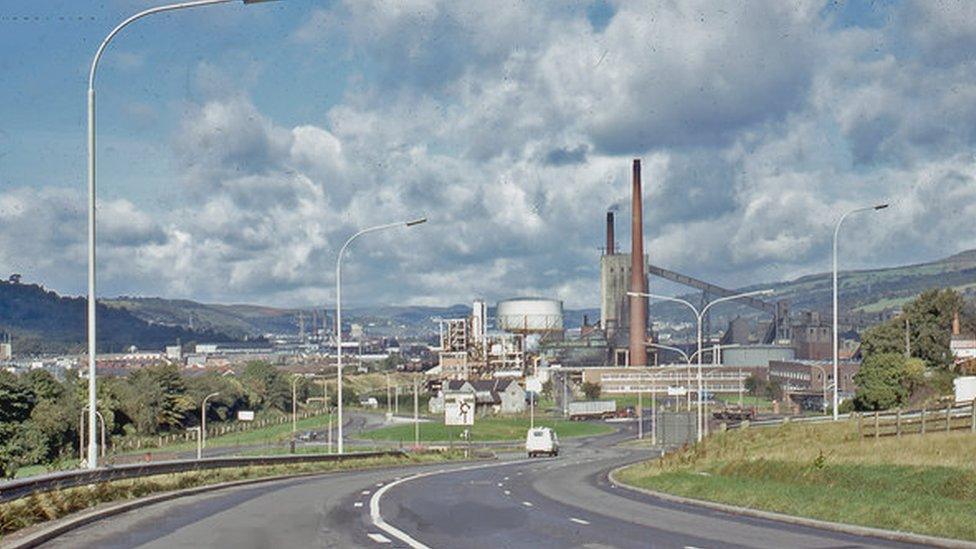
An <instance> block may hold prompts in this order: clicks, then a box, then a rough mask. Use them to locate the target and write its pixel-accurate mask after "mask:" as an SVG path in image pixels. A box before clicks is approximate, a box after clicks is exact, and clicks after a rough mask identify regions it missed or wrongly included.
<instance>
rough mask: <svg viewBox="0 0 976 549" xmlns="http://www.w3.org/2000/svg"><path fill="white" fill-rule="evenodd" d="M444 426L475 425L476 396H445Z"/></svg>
mask: <svg viewBox="0 0 976 549" xmlns="http://www.w3.org/2000/svg"><path fill="white" fill-rule="evenodd" d="M444 425H474V394H473V393H452V394H447V395H444Z"/></svg>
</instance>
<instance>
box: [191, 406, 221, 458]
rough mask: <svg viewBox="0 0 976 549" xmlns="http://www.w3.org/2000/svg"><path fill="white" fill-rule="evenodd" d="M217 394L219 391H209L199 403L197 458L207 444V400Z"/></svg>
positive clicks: (201, 455)
mask: <svg viewBox="0 0 976 549" xmlns="http://www.w3.org/2000/svg"><path fill="white" fill-rule="evenodd" d="M219 394H220V393H219V392H216V393H210V394H209V395H207V396H205V397H203V402H201V403H200V436H199V437H197V459H200V458H202V457H203V448H204V447H205V446H206V445H207V401H208V400H210V399H211V398H213V397H215V396H217V395H219Z"/></svg>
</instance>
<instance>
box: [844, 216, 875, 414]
mask: <svg viewBox="0 0 976 549" xmlns="http://www.w3.org/2000/svg"><path fill="white" fill-rule="evenodd" d="M887 207H888V204H878V205H877V206H867V207H864V208H854V209H853V210H848V211H847V212H845V213H844V215H842V216H840V219H838V220H837V225H835V226H834V245H833V251H834V269H833V282H834V296H833V297H834V322H833V324H834V340H833V345H832V347H833V354H834V421H837V420H838V419H839V415H838V412H837V405H838V404H839V402H838V401H839V394H838V389H839V388H840V383H838V382H837V381H838V377H837V362H838V360H837V353H838V346H839V341H838V340H837V332H838V322H837V315H838V312H837V237H838V235H840V226H841V224H842V223H844V220H845V219H847V216H849V215H851V214H855V213H859V212H870V211H879V210H883V209H885V208H887Z"/></svg>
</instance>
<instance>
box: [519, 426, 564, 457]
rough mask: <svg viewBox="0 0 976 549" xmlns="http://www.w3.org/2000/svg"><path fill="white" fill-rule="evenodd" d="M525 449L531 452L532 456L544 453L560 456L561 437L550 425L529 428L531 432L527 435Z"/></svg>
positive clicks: (530, 455)
mask: <svg viewBox="0 0 976 549" xmlns="http://www.w3.org/2000/svg"><path fill="white" fill-rule="evenodd" d="M525 451H526V452H528V453H529V457H530V458H533V457H536V456H540V455H542V454H546V455H548V456H558V455H559V437H557V436H556V432H555V431H553V430H552V429H550V428H548V427H536V428H535V429H529V433H528V434H527V435H526V436H525Z"/></svg>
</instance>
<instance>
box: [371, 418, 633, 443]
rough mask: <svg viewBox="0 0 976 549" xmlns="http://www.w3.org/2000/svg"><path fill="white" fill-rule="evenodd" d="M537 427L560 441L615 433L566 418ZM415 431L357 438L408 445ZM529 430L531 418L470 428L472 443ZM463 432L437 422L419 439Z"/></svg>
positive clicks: (390, 430)
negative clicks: (550, 430)
mask: <svg viewBox="0 0 976 549" xmlns="http://www.w3.org/2000/svg"><path fill="white" fill-rule="evenodd" d="M535 424H536V426H537V427H549V428H551V429H553V430H555V431H556V434H557V435H558V436H559V437H560V438H571V437H584V436H592V435H601V434H604V433H610V432H613V430H614V429H613V427H611V426H609V425H606V424H604V423H599V422H587V421H567V420H563V419H546V418H536V420H535ZM413 428H414V427H413V424H412V423H403V424H400V425H391V426H389V427H382V428H380V429H375V430H373V431H366V432H364V433H362V434H360V435H357V437H358V438H363V439H367V440H392V441H403V442H404V443H408V444H409V443H412V442H413V439H414V432H413ZM528 429H529V418H528V416H525V417H522V416H514V417H489V418H477V419H475V420H474V425H473V426H471V428H470V430H471V440H472V441H473V442H492V441H500V440H523V439H525V434H526V432H527V431H528ZM463 430H464V428H463V427H460V426H450V427H448V426H446V425H444V424H442V423H437V422H431V423H421V424H420V440H421V441H422V442H443V441H450V440H453V441H460V440H461V438H460V436H461V433H462V431H463Z"/></svg>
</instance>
